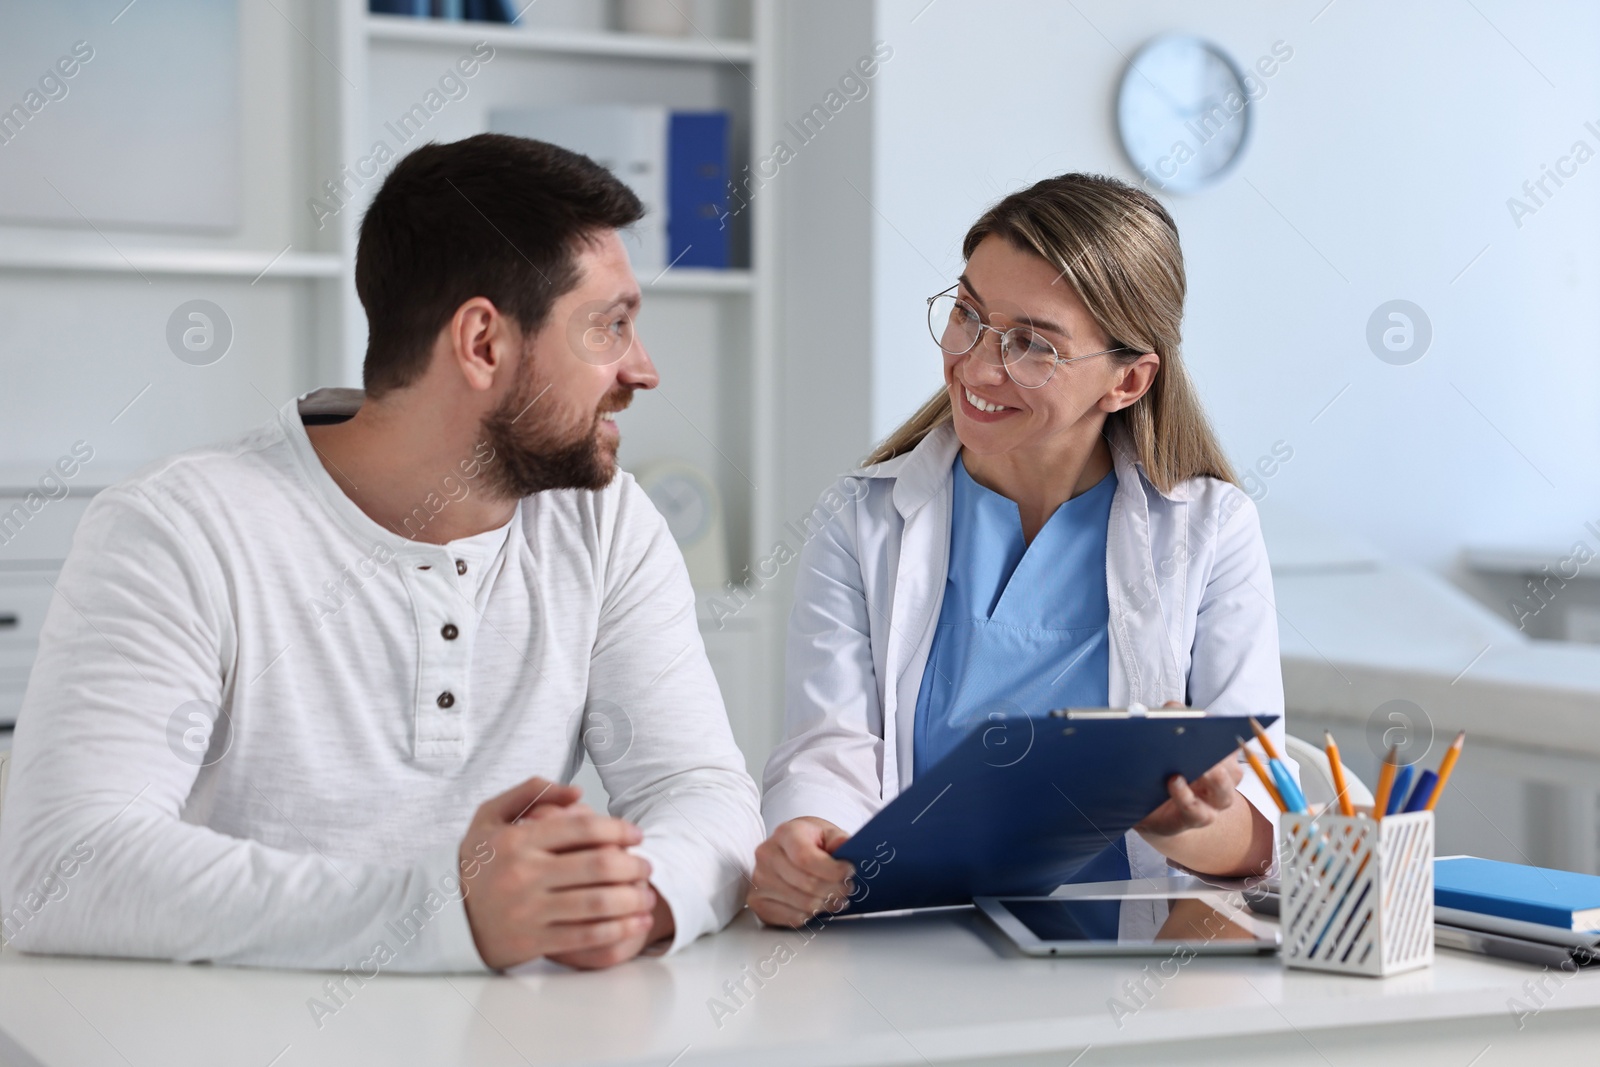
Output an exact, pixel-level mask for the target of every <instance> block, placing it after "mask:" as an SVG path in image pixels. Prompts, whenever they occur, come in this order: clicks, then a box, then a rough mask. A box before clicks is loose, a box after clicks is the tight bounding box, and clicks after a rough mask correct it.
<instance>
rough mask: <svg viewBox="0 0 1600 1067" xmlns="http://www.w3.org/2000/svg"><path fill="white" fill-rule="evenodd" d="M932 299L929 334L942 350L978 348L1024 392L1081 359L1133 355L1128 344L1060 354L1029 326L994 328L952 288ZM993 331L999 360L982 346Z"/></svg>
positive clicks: (962, 352) (950, 352)
mask: <svg viewBox="0 0 1600 1067" xmlns="http://www.w3.org/2000/svg"><path fill="white" fill-rule="evenodd" d="M955 288H956V286H954V285H952V286H951V287H950V289H946V290H945V291H944V292H942V293H939V294H937V295H935V296H930V297H928V332H929V333H930V334H932V335H933V339H934V340H935V341H937V342H939V348H940V349H941V350H943V351H944V352H945V353H947V354H948V355H952V356H962V355H966V354H967V353H968V352H971V351H972V350H973V349H974V348H977V349H978V358H979V359H982V360H983V361H984V362H985V363H987V364H989V365H990V366H997V365H998V366H1001V367H1004V368H1005V369H1006V374H1008V375H1010V377H1011V380H1012V381H1014V382H1016V383H1017V384H1018V385H1020V386H1022V388H1024V389H1037V388H1039V387H1040V386H1041V385H1044V384H1045V383H1046V382H1048V381H1049V380H1050V378H1051V376H1053V375H1054V374H1055V372H1056V368H1057V367H1058V366H1060V365H1061V364H1063V363H1076V362H1078V361H1079V360H1080V359H1089V358H1091V357H1094V356H1105V355H1110V354H1111V353H1112V352H1132V351H1133V349H1131V348H1129V347H1127V346H1126V345H1118V346H1117V347H1116V348H1107V349H1105V350H1104V351H1101V352H1089V353H1086V354H1084V355H1081V356H1063V355H1061V354H1060V353H1059V352H1057V351H1056V346H1055V345H1053V344H1051V343H1050V342H1049V341H1048V340H1047V339H1046V338H1045V336H1044V335H1043V334H1041V333H1039V332H1037V331H1036V330H1034V329H1032V328H1031V327H1028V326H1012V327H1010V328H1008V329H1001V328H1000V327H998V326H990V325H989V324H988V323H986V322H984V321H983V316H982V315H980V314H978V309H977V308H975V307H973V306H972V305H971V304H969V303H968V302H967V301H965V300H963V299H962V298H961V297H959V296H956V295H955V294H954V293H953V292H951V290H952V289H955ZM985 330H989V331H991V332H993V333H994V334H995V335H997V336H998V337H999V339H1000V344H999V348H998V355H999V359H998V360H996V359H995V358H994V356H992V355H991V354H990V351H989V349H988V348H987V347H986V346H983V347H980V345H979V342H980V341H982V340H983V333H984V331H985Z"/></svg>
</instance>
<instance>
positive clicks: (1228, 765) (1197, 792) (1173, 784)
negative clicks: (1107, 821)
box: [1134, 755, 1244, 844]
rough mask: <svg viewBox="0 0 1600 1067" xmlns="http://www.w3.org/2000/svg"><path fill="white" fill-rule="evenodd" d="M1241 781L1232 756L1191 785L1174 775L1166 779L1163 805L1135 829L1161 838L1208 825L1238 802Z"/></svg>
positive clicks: (1181, 777)
mask: <svg viewBox="0 0 1600 1067" xmlns="http://www.w3.org/2000/svg"><path fill="white" fill-rule="evenodd" d="M1243 778H1244V771H1242V770H1241V769H1240V768H1239V761H1238V760H1237V759H1235V758H1234V757H1233V756H1231V755H1230V756H1228V757H1227V758H1226V759H1224V760H1223V761H1222V762H1221V763H1219V764H1217V765H1216V766H1215V767H1212V768H1211V769H1210V770H1209V771H1207V772H1206V773H1204V774H1202V775H1201V776H1200V777H1199V778H1196V779H1195V780H1194V781H1193V782H1186V781H1184V778H1183V775H1181V774H1175V775H1173V776H1172V777H1171V778H1168V779H1167V798H1168V799H1167V800H1166V802H1165V803H1163V804H1162V805H1161V806H1160V807H1159V808H1157V809H1156V810H1155V811H1152V812H1151V813H1150V814H1149V815H1146V816H1145V818H1144V821H1143V822H1141V823H1139V825H1137V826H1135V827H1134V829H1135V830H1137V831H1139V832H1140V833H1141V834H1143V835H1144V836H1145V837H1146V838H1160V837H1172V836H1173V835H1175V834H1181V833H1183V832H1184V831H1186V830H1198V829H1200V828H1201V827H1205V826H1210V825H1212V824H1213V823H1215V822H1216V821H1217V820H1218V819H1220V818H1222V813H1223V812H1224V811H1226V810H1227V809H1228V808H1230V807H1232V806H1233V805H1234V803H1236V802H1237V801H1238V799H1239V782H1240V781H1241V780H1242V779H1243ZM1154 843H1155V842H1153V841H1152V844H1154Z"/></svg>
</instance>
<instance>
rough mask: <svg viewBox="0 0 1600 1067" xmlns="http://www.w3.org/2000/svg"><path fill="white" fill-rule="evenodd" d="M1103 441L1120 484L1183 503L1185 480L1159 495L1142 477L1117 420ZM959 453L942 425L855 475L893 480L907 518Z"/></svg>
mask: <svg viewBox="0 0 1600 1067" xmlns="http://www.w3.org/2000/svg"><path fill="white" fill-rule="evenodd" d="M1106 439H1107V441H1108V443H1109V444H1110V446H1111V463H1112V466H1113V467H1114V468H1115V470H1116V472H1117V481H1118V482H1119V483H1120V484H1122V485H1127V486H1132V485H1138V486H1141V487H1142V488H1143V489H1144V490H1145V492H1146V493H1155V494H1156V495H1157V496H1161V497H1164V498H1166V499H1167V500H1172V501H1187V500H1188V499H1189V498H1190V495H1191V494H1190V486H1189V484H1188V482H1187V481H1184V482H1180V483H1179V484H1177V485H1175V486H1173V488H1172V491H1171V492H1168V493H1163V492H1161V490H1159V489H1157V488H1156V487H1155V486H1154V485H1153V484H1152V483H1151V482H1150V479H1149V478H1147V477H1145V473H1144V464H1143V463H1141V462H1140V461H1139V458H1138V456H1137V454H1136V453H1135V451H1134V447H1133V439H1132V437H1131V436H1130V435H1129V433H1128V431H1127V428H1126V427H1124V426H1123V425H1122V423H1121V421H1120V420H1119V421H1116V422H1113V423H1112V424H1111V425H1110V426H1109V427H1107V438H1106ZM959 451H961V441H960V439H959V438H957V437H956V428H955V426H954V425H953V424H952V423H949V422H945V423H941V424H940V425H938V426H935V427H934V428H933V429H932V430H930V431H928V436H926V437H924V438H923V439H922V440H921V441H919V442H918V443H917V446H916V447H915V448H913V449H912V450H911V451H909V452H905V453H902V454H901V455H898V456H895V457H894V458H893V459H886V460H884V461H883V462H882V463H877V464H874V465H873V466H870V467H863V468H861V469H860V470H858V471H856V472H855V476H856V477H860V478H892V479H894V506H895V510H896V511H898V512H900V515H901V517H902V518H909V517H910V516H911V515H912V514H913V513H914V512H916V511H917V510H918V509H920V508H921V507H922V505H924V504H926V503H927V502H928V501H929V500H930V499H931V498H932V497H933V496H934V494H935V493H937V492H938V491H939V490H940V489H942V488H943V487H944V486H945V484H946V483H947V482H948V481H949V478H950V466H951V464H953V463H954V462H955V460H956V453H957V452H959Z"/></svg>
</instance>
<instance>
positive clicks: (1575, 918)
mask: <svg viewBox="0 0 1600 1067" xmlns="http://www.w3.org/2000/svg"><path fill="white" fill-rule="evenodd" d="M1433 918H1434V943H1435V944H1438V945H1442V946H1444V947H1446V948H1459V949H1465V950H1467V951H1472V952H1479V953H1482V954H1484V955H1489V956H1500V957H1503V958H1508V959H1518V960H1525V961H1527V962H1530V963H1544V964H1557V965H1559V964H1561V963H1563V962H1564V961H1570V962H1569V963H1568V965H1569V966H1570V964H1573V963H1575V964H1577V965H1579V966H1583V965H1587V964H1590V963H1595V962H1600V877H1596V876H1595V875H1592V874H1576V873H1573V872H1572V871H1554V870H1549V869H1547V868H1544V867H1529V866H1525V865H1523V864H1519V863H1501V862H1499V861H1496V860H1484V859H1478V858H1476V857H1473V856H1444V857H1440V858H1439V859H1436V860H1435V861H1434V864H1433Z"/></svg>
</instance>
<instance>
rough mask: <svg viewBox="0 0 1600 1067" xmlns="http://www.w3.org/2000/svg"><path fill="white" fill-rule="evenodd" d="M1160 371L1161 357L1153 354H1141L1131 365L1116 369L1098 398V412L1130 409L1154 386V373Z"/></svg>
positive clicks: (1126, 364)
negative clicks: (1109, 386) (1102, 394)
mask: <svg viewBox="0 0 1600 1067" xmlns="http://www.w3.org/2000/svg"><path fill="white" fill-rule="evenodd" d="M1160 369H1161V357H1160V356H1158V355H1156V354H1155V353H1154V352H1144V353H1141V354H1140V356H1139V358H1138V359H1136V360H1134V361H1133V362H1132V363H1124V364H1121V365H1120V366H1118V367H1117V376H1116V378H1115V380H1114V381H1113V382H1112V384H1111V388H1110V389H1107V390H1106V394H1105V396H1102V397H1101V398H1100V410H1101V411H1104V412H1106V413H1107V414H1110V413H1111V412H1113V411H1121V410H1122V409H1123V408H1126V407H1132V406H1133V405H1134V404H1135V403H1136V402H1138V400H1139V398H1140V397H1142V396H1144V394H1146V393H1148V392H1149V391H1150V387H1151V386H1152V385H1154V384H1155V380H1156V371H1158V370H1160Z"/></svg>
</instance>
